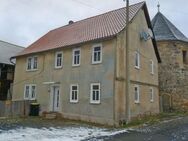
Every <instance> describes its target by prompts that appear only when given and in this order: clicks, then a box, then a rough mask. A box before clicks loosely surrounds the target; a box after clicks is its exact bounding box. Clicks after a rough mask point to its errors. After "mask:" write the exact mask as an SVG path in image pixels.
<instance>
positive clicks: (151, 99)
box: [149, 88, 154, 102]
mask: <svg viewBox="0 0 188 141" xmlns="http://www.w3.org/2000/svg"><path fill="white" fill-rule="evenodd" d="M149 95H150V102H153V101H154V91H153V88H150V89H149Z"/></svg>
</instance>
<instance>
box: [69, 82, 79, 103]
mask: <svg viewBox="0 0 188 141" xmlns="http://www.w3.org/2000/svg"><path fill="white" fill-rule="evenodd" d="M78 89H79V88H78V84H71V86H70V102H78V92H79V90H78Z"/></svg>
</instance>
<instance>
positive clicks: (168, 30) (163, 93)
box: [152, 11, 188, 111]
mask: <svg viewBox="0 0 188 141" xmlns="http://www.w3.org/2000/svg"><path fill="white" fill-rule="evenodd" d="M152 25H153V30H154V34H155V38H156V40H157V45H158V50H159V53H160V56H161V60H162V63H161V64H159V91H160V97H161V100H160V101H161V107H162V110H163V111H168V110H172V109H175V110H188V38H187V37H185V35H184V34H183V33H181V32H180V31H179V30H178V29H177V28H176V27H175V26H174V25H173V24H172V23H171V22H170V21H169V20H168V19H167V18H166V17H165V16H164V15H163V14H162V13H161V12H160V11H159V12H158V13H157V14H156V15H155V17H154V18H153V20H152Z"/></svg>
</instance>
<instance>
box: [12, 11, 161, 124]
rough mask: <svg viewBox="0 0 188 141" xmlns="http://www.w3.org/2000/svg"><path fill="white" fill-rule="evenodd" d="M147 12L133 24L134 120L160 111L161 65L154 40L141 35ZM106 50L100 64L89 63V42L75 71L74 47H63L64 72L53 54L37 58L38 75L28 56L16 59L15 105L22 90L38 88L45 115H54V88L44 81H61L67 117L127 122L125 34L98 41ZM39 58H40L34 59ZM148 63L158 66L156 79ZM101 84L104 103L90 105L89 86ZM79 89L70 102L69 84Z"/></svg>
mask: <svg viewBox="0 0 188 141" xmlns="http://www.w3.org/2000/svg"><path fill="white" fill-rule="evenodd" d="M147 29H148V27H147V23H146V19H145V16H144V12H143V11H142V10H141V11H140V12H139V13H138V14H137V16H136V17H135V18H134V19H133V21H132V22H131V24H130V36H131V37H130V56H129V57H130V78H131V86H130V106H131V117H135V116H137V115H139V114H144V113H148V112H152V113H158V112H159V97H158V62H157V58H156V55H155V52H154V48H153V44H152V41H151V40H148V41H147V42H145V41H143V40H140V32H141V31H142V30H147ZM96 43H102V45H103V62H102V64H98V65H92V64H91V50H92V45H93V44H95V43H87V44H84V45H82V46H79V47H80V48H81V65H80V66H79V67H72V48H75V46H74V47H72V48H70V47H69V48H62V49H59V50H56V51H63V55H64V60H63V61H64V62H63V68H62V69H54V61H55V60H54V58H55V51H48V52H44V53H40V54H38V57H39V63H38V65H39V70H38V71H35V72H27V71H26V66H25V65H26V57H19V58H17V64H16V70H15V74H16V75H15V80H14V89H13V101H17V100H23V95H24V85H25V84H30V83H35V84H37V101H38V102H39V103H40V104H41V112H42V111H49V110H50V105H49V103H50V93H49V89H50V87H49V86H48V85H44V84H43V82H49V81H55V82H60V93H61V113H62V115H63V116H64V117H66V118H73V119H81V120H86V121H92V122H97V123H103V124H110V125H113V124H114V122H115V124H118V123H119V120H124V119H125V117H126V115H125V113H126V106H125V105H126V103H125V30H123V31H122V32H121V33H119V34H118V36H117V37H115V38H113V39H110V40H106V41H102V42H96ZM137 49H139V52H140V53H141V55H140V59H141V62H140V64H141V66H140V69H139V70H138V69H135V67H134V58H135V51H136V50H137ZM36 55H37V54H36ZM150 59H152V60H153V61H154V65H155V67H154V75H152V74H150ZM93 82H100V83H101V104H98V105H95V104H90V100H89V95H90V83H93ZM74 83H76V84H79V102H78V103H76V104H72V103H70V102H69V97H70V95H69V93H70V92H69V89H70V84H74ZM135 84H138V85H140V103H139V104H135V103H134V92H133V90H134V88H133V87H134V85H135ZM150 87H153V88H154V102H150V99H149V88H150Z"/></svg>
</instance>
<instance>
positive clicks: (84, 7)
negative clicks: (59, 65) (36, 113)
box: [0, 0, 188, 47]
mask: <svg viewBox="0 0 188 141" xmlns="http://www.w3.org/2000/svg"><path fill="white" fill-rule="evenodd" d="M141 1H142V0H130V2H131V3H137V2H141ZM158 1H159V2H160V5H161V8H160V9H161V12H162V13H163V14H164V15H165V16H166V17H167V18H168V19H169V20H170V21H171V22H173V24H175V26H176V27H178V29H180V30H181V31H182V32H183V33H184V34H185V35H186V36H188V28H187V23H188V18H187V15H188V9H187V8H188V6H187V3H186V2H187V0H146V2H147V6H148V10H149V14H150V17H151V18H153V16H154V15H155V14H156V13H157V3H158ZM125 5H126V3H125V2H123V0H0V40H4V41H7V42H11V43H14V44H17V45H21V46H25V47H27V46H28V45H30V44H31V43H33V42H34V41H36V40H37V39H38V38H39V37H41V36H43V35H44V34H45V33H47V32H48V31H49V30H51V29H54V28H57V27H60V26H63V25H66V24H67V23H68V21H69V20H73V21H78V20H81V19H84V18H87V17H90V16H94V15H97V14H102V13H104V12H107V11H110V10H113V9H117V8H120V7H124V6H125Z"/></svg>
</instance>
